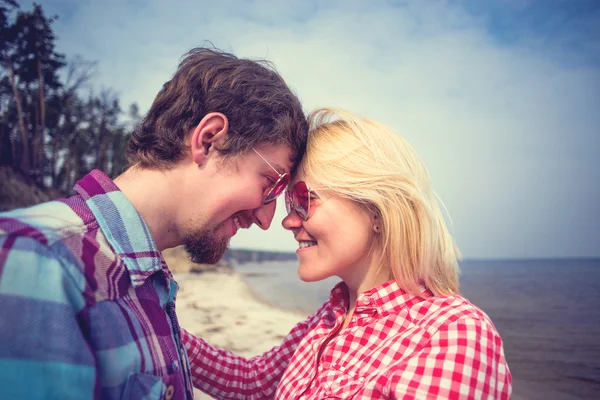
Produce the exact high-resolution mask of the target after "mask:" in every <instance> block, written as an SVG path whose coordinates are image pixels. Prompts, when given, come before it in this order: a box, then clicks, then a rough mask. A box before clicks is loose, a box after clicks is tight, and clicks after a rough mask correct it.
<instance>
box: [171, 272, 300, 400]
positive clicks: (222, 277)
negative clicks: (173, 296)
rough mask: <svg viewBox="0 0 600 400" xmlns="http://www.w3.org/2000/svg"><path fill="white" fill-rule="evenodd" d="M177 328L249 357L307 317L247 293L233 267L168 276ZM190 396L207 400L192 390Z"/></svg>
mask: <svg viewBox="0 0 600 400" xmlns="http://www.w3.org/2000/svg"><path fill="white" fill-rule="evenodd" d="M174 278H175V281H176V282H177V283H178V285H179V291H178V293H177V300H176V307H177V308H176V310H177V318H178V320H179V325H180V326H181V327H182V328H183V329H185V330H187V331H188V332H190V333H192V334H193V335H196V336H198V337H201V338H202V339H204V340H205V341H206V342H207V343H209V344H210V345H212V346H214V347H220V348H224V349H227V350H229V351H231V352H233V353H235V354H236V355H239V356H243V357H246V358H250V357H253V356H256V355H260V354H262V353H264V352H266V351H268V350H270V349H272V348H273V347H275V346H279V345H280V344H281V342H282V341H283V339H284V338H285V337H286V336H287V334H288V333H289V332H290V331H291V330H292V328H293V327H294V326H296V324H297V323H299V322H301V321H303V320H304V319H305V318H306V317H307V316H306V315H304V314H301V313H298V312H293V311H287V310H283V309H279V308H277V307H275V306H273V305H271V304H269V303H267V302H266V301H264V300H263V299H261V298H260V297H259V296H257V294H256V293H255V292H254V290H252V287H251V286H250V285H249V283H248V282H247V281H246V280H245V279H244V277H243V276H242V273H240V272H239V271H236V270H233V269H223V270H209V271H204V272H201V273H194V272H183V273H176V274H174ZM194 398H195V399H199V400H208V399H212V397H210V396H208V395H207V394H204V393H202V392H201V391H200V390H198V389H194Z"/></svg>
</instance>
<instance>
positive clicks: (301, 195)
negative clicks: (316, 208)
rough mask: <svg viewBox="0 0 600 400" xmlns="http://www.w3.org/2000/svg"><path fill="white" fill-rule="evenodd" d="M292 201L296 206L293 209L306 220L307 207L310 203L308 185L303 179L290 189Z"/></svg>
mask: <svg viewBox="0 0 600 400" xmlns="http://www.w3.org/2000/svg"><path fill="white" fill-rule="evenodd" d="M292 202H293V203H294V205H295V206H296V207H294V209H295V210H296V212H297V213H298V215H299V216H300V218H302V219H303V220H305V221H306V219H307V218H308V208H309V205H310V199H309V193H308V186H306V183H304V182H303V181H300V182H298V183H296V185H295V186H294V188H293V189H292Z"/></svg>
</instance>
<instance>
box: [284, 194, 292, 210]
mask: <svg viewBox="0 0 600 400" xmlns="http://www.w3.org/2000/svg"><path fill="white" fill-rule="evenodd" d="M285 210H286V211H287V213H288V214H289V213H290V212H292V192H291V191H289V190H286V192H285Z"/></svg>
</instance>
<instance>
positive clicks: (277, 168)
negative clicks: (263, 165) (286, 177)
mask: <svg viewBox="0 0 600 400" xmlns="http://www.w3.org/2000/svg"><path fill="white" fill-rule="evenodd" d="M269 162H270V161H269ZM271 167H273V168H271ZM267 168H268V169H269V171H273V169H275V171H277V173H278V174H281V175H283V174H286V173H288V174H289V172H290V171H289V170H288V168H286V167H284V166H282V165H281V164H277V163H271V165H270V166H269V165H267ZM275 171H273V172H275Z"/></svg>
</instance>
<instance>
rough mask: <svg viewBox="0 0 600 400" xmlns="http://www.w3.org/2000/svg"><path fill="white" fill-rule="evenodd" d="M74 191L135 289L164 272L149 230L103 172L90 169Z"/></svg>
mask: <svg viewBox="0 0 600 400" xmlns="http://www.w3.org/2000/svg"><path fill="white" fill-rule="evenodd" d="M74 190H75V191H76V192H77V193H78V194H79V195H80V196H81V197H82V198H83V199H84V200H85V202H86V205H87V206H88V207H89V208H90V210H91V211H92V213H93V214H94V217H96V220H97V221H98V223H99V225H100V229H102V232H103V233H104V235H105V236H106V239H107V240H108V242H109V243H110V245H111V246H112V247H113V249H114V251H115V252H116V253H117V254H118V255H119V256H120V257H121V258H122V259H123V261H124V263H125V267H126V268H127V270H128V271H129V275H130V277H131V281H132V284H133V286H134V287H137V286H139V285H141V284H143V283H144V281H145V280H146V278H147V277H148V276H150V275H152V274H154V273H155V272H157V271H161V270H163V265H164V266H166V263H164V261H163V258H162V254H161V253H160V251H158V248H157V247H156V244H155V243H154V240H153V239H152V236H151V235H150V229H148V225H146V223H145V222H144V220H143V219H142V217H141V215H140V214H139V213H138V212H137V210H136V209H135V207H134V206H133V204H131V202H130V201H129V200H128V199H127V198H126V197H125V195H124V194H123V192H121V190H119V188H118V187H117V185H115V183H114V182H113V181H112V180H111V179H110V178H109V177H108V176H106V175H105V174H104V173H103V172H101V171H98V170H93V171H92V172H90V173H89V174H87V175H86V176H84V177H83V178H82V179H81V180H80V181H79V182H77V184H76V185H75V187H74Z"/></svg>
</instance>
